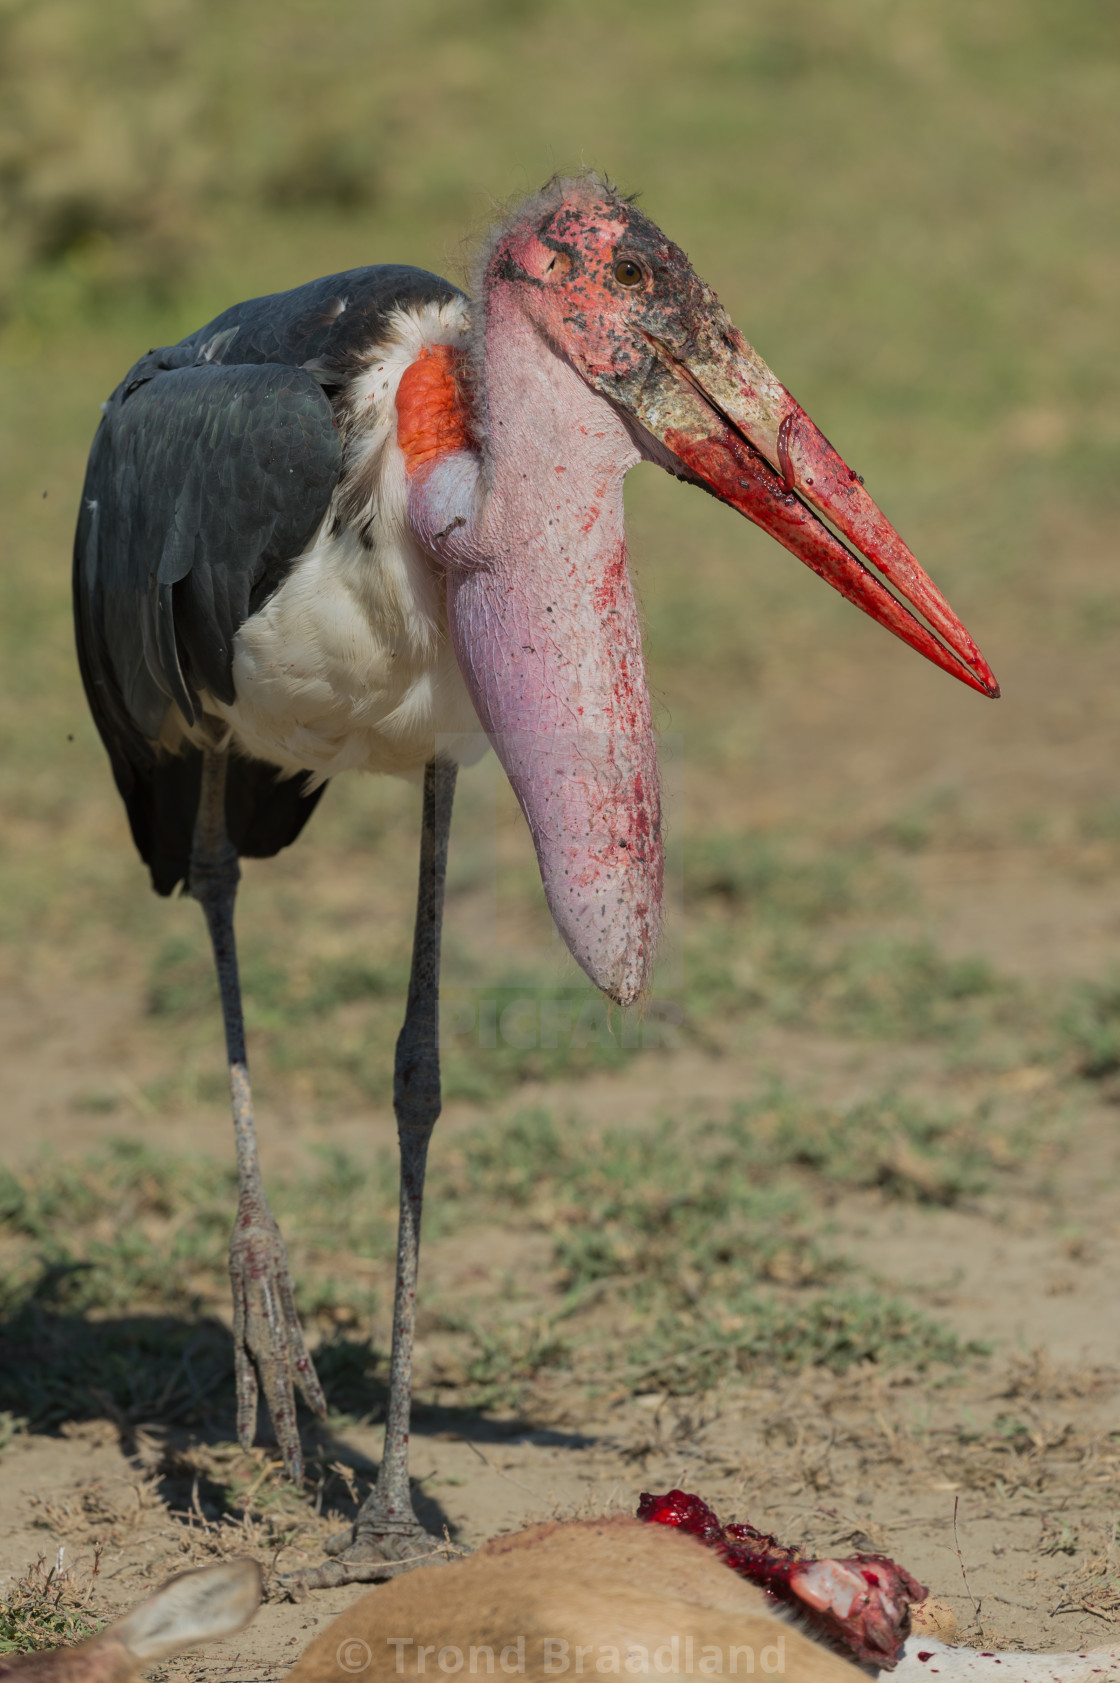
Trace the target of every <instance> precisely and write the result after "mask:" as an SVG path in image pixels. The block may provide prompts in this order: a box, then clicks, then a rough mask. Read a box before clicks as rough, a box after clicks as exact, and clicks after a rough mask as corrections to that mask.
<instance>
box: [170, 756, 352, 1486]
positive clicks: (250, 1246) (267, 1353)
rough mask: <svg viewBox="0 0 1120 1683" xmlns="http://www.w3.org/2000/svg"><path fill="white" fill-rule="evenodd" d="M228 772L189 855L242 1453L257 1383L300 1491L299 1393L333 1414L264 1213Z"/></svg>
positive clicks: (205, 809)
mask: <svg viewBox="0 0 1120 1683" xmlns="http://www.w3.org/2000/svg"><path fill="white" fill-rule="evenodd" d="M227 766H228V755H226V754H223V753H218V752H216V751H214V750H213V749H209V748H207V749H205V750H204V752H203V759H202V791H201V794H200V797H199V803H198V816H197V817H196V819H195V827H194V836H193V839H192V845H191V870H190V892H191V894H192V896H193V897H194V899H196V900H197V901H198V903H199V905H200V906H201V907H202V910H203V912H204V914H205V917H206V927H207V928H208V929H209V931H210V942H211V945H212V947H213V949H214V965H215V968H216V970H217V972H218V988H219V991H220V993H221V998H222V1018H223V1021H224V1023H225V1031H226V1055H227V1057H228V1059H229V1089H230V1099H231V1102H232V1105H233V1133H234V1140H235V1142H236V1146H237V1220H236V1222H235V1223H234V1229H233V1235H232V1237H231V1239H230V1247H229V1273H230V1280H231V1281H232V1283H233V1353H234V1362H235V1367H236V1374H237V1436H238V1439H239V1441H240V1443H241V1447H242V1449H248V1448H250V1446H251V1445H252V1442H253V1439H254V1437H255V1436H256V1430H257V1384H258V1377H259V1382H260V1385H261V1386H262V1387H263V1389H264V1395H265V1402H266V1403H267V1404H268V1411H269V1413H270V1414H271V1416H272V1424H273V1426H274V1427H275V1430H276V1441H277V1443H278V1444H279V1445H280V1451H281V1453H282V1455H283V1457H284V1465H285V1467H286V1468H287V1470H288V1474H289V1476H290V1477H291V1478H293V1479H294V1480H296V1482H297V1483H298V1482H299V1480H300V1479H301V1478H302V1477H303V1454H302V1451H301V1448H300V1441H299V1428H298V1426H297V1424H296V1402H295V1394H294V1391H293V1385H298V1386H299V1388H300V1390H301V1391H302V1392H303V1396H304V1399H305V1401H306V1403H307V1405H308V1407H309V1408H310V1409H312V1410H313V1411H314V1413H316V1414H317V1415H318V1416H319V1417H320V1419H322V1418H323V1417H324V1416H325V1415H326V1412H327V1405H326V1401H325V1399H324V1397H323V1391H322V1387H321V1386H320V1384H319V1378H318V1375H317V1374H316V1372H315V1368H314V1365H313V1363H312V1361H311V1357H310V1355H309V1354H308V1352H307V1346H306V1344H305V1343H304V1341H303V1332H302V1330H301V1328H300V1324H299V1317H298V1316H297V1314H296V1305H295V1291H294V1289H293V1286H292V1275H291V1270H290V1268H289V1266H288V1252H287V1249H286V1248H285V1245H284V1241H283V1239H282V1237H281V1235H280V1229H279V1228H278V1227H277V1225H276V1222H275V1220H274V1219H273V1215H272V1211H271V1210H270V1209H269V1207H268V1199H267V1198H266V1197H265V1192H264V1182H263V1181H262V1179H261V1170H260V1163H259V1161H258V1158H257V1133H256V1127H255V1125H254V1122H253V1095H252V1092H251V1090H250V1087H249V1063H248V1059H247V1057H246V1053H245V1023H244V1018H243V1016H242V1012H241V983H240V980H239V978H238V973H237V943H236V941H235V939H234V933H233V907H234V901H235V899H236V897H237V884H238V882H239V880H240V878H241V867H240V864H239V863H238V857H237V850H236V848H235V847H234V846H233V844H232V842H231V841H230V839H229V836H228V835H227V833H226V818H225V803H226V771H227Z"/></svg>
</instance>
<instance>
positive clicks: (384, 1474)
mask: <svg viewBox="0 0 1120 1683" xmlns="http://www.w3.org/2000/svg"><path fill="white" fill-rule="evenodd" d="M457 770H458V768H457V767H456V766H455V765H453V764H451V763H450V762H449V761H447V760H430V761H429V762H428V765H427V767H426V768H425V771H424V816H423V823H422V829H421V835H420V883H419V889H418V892H417V897H416V929H415V933H414V935H413V942H412V973H411V975H410V977H409V983H408V1005H407V1007H406V1009H405V1018H404V1027H403V1028H402V1029H401V1032H400V1035H399V1036H398V1039H397V1056H396V1066H395V1070H394V1078H393V1109H394V1111H395V1112H396V1118H397V1138H398V1141H399V1143H400V1159H401V1188H400V1224H399V1227H398V1229H397V1283H396V1293H395V1297H394V1301H393V1349H392V1355H391V1357H390V1364H389V1407H388V1413H387V1416H386V1420H385V1445H384V1449H383V1451H382V1455H381V1466H380V1468H379V1469H378V1474H377V1483H376V1485H375V1486H374V1488H373V1490H372V1491H371V1493H370V1495H369V1496H368V1498H367V1499H366V1501H365V1503H364V1504H363V1506H362V1509H361V1511H360V1513H359V1514H358V1517H357V1519H356V1520H355V1522H354V1526H353V1529H352V1530H351V1531H350V1532H343V1533H341V1534H339V1535H338V1536H336V1537H335V1538H332V1539H331V1543H328V1545H327V1547H328V1552H330V1553H335V1548H336V1547H337V1546H338V1545H341V1546H340V1547H337V1554H338V1557H337V1558H336V1559H334V1560H330V1561H327V1562H325V1563H324V1565H322V1566H316V1567H312V1568H311V1569H310V1570H308V1571H305V1572H299V1573H295V1574H293V1575H292V1578H291V1579H286V1580H285V1582H286V1583H287V1584H288V1585H289V1586H290V1587H293V1588H298V1589H299V1590H301V1591H302V1590H304V1589H328V1588H332V1587H333V1586H334V1585H336V1584H354V1583H370V1582H372V1581H374V1580H375V1579H377V1578H385V1577H389V1576H391V1575H393V1574H394V1573H396V1572H399V1571H401V1570H402V1569H405V1568H407V1567H408V1566H410V1565H419V1564H421V1563H422V1562H424V1561H429V1560H431V1559H432V1558H433V1556H437V1555H439V1554H440V1553H444V1554H445V1553H446V1545H443V1544H441V1543H439V1542H438V1540H437V1539H436V1538H435V1537H433V1536H432V1535H431V1534H430V1532H427V1531H425V1530H424V1528H423V1526H422V1525H421V1524H420V1521H419V1520H418V1519H417V1517H416V1514H415V1512H414V1510H413V1506H412V1494H411V1491H410V1489H409V1479H408V1438H409V1423H410V1417H411V1411H412V1345H413V1338H414V1335H415V1330H416V1274H417V1266H418V1263H419V1259H420V1213H421V1208H422V1205H423V1202H424V1171H425V1168H426V1166H427V1161H428V1143H429V1141H430V1140H431V1137H432V1129H433V1128H434V1127H435V1125H436V1119H437V1117H438V1116H439V1113H440V1105H441V1097H440V1080H439V949H440V934H441V930H442V925H443V889H444V879H445V876H446V872H447V838H448V832H449V831H450V828H451V804H452V800H453V798H454V795H455V777H456V773H457ZM332 1545H335V1546H332Z"/></svg>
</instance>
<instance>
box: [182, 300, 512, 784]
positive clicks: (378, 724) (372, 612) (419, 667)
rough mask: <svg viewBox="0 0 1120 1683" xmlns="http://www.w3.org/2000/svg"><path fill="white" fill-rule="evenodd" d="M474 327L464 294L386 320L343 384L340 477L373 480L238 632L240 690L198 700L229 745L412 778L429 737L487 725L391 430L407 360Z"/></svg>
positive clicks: (278, 757)
mask: <svg viewBox="0 0 1120 1683" xmlns="http://www.w3.org/2000/svg"><path fill="white" fill-rule="evenodd" d="M468 332H469V318H468V305H467V302H466V300H465V299H462V298H455V299H451V300H450V301H449V302H447V303H444V304H425V305H423V306H422V307H421V308H420V309H419V310H416V311H412V310H399V311H397V312H396V314H395V315H394V317H393V318H391V322H390V327H389V331H388V333H387V334H386V335H385V337H384V339H383V340H382V342H381V343H380V344H379V345H378V346H377V347H375V348H374V349H373V350H371V352H370V356H369V358H368V360H367V363H366V366H365V367H364V368H363V370H362V372H361V373H360V374H358V375H357V376H356V377H355V378H354V379H353V381H352V383H351V385H350V388H349V391H348V393H347V402H348V405H349V408H350V411H351V414H352V415H353V417H354V427H353V430H352V434H351V440H350V443H349V445H348V447H347V454H346V460H345V463H344V470H343V476H342V482H341V483H342V484H343V485H345V484H346V483H347V482H348V481H354V480H356V481H357V482H359V483H360V482H361V480H362V479H363V478H367V477H368V482H369V487H370V494H369V499H368V502H367V505H366V507H365V509H364V511H363V518H362V520H361V521H358V522H351V523H350V524H349V525H347V526H343V528H342V529H341V530H340V531H338V532H336V533H335V534H334V535H333V536H330V535H328V534H330V533H331V532H332V529H333V527H334V526H335V524H336V514H337V503H338V493H337V492H336V496H335V499H334V501H332V504H331V508H330V509H329V510H328V512H327V515H326V518H325V519H324V521H323V524H322V526H321V527H320V529H319V532H318V533H317V535H316V537H315V539H314V541H313V543H312V544H311V547H310V548H309V549H308V550H307V551H306V552H305V553H304V554H303V555H302V556H301V557H300V558H299V559H298V560H297V561H296V562H295V564H294V565H293V567H292V569H291V571H290V572H289V574H288V576H287V578H286V579H285V580H284V583H283V584H282V585H281V586H280V589H279V590H278V591H277V592H276V594H275V595H274V596H273V597H272V598H271V599H270V600H269V601H268V602H267V603H266V604H265V606H264V607H263V608H262V609H261V610H260V611H259V612H258V613H255V614H254V615H253V616H252V617H251V618H250V619H249V620H247V621H246V622H245V624H244V625H243V626H242V627H241V629H240V631H239V632H238V633H237V636H236V638H235V640H234V658H233V680H234V685H235V687H236V691H237V699H236V700H235V701H234V702H233V704H232V705H231V706H226V705H224V704H223V703H222V702H220V701H216V700H215V699H214V698H213V697H212V696H209V695H206V696H204V697H203V706H204V710H205V712H206V713H208V714H210V715H213V716H216V717H217V718H220V719H222V720H224V721H225V723H226V724H227V725H228V727H229V729H230V732H231V735H232V738H233V741H234V743H235V744H236V745H237V746H240V747H241V748H242V749H243V750H244V751H245V752H247V753H249V754H251V755H253V756H255V757H256V758H257V759H262V760H267V761H270V762H271V763H272V764H273V765H279V766H281V767H282V768H283V769H284V770H285V771H292V772H297V771H304V770H306V771H310V772H311V773H312V774H313V776H312V779H311V783H310V787H314V786H315V785H316V784H318V783H321V782H323V781H324V780H325V779H326V778H328V777H334V776H336V775H337V774H338V773H339V772H340V771H381V772H394V773H397V774H403V775H410V774H415V773H417V772H419V771H420V770H421V769H422V767H423V766H424V765H425V763H426V762H427V761H428V760H429V759H431V757H432V754H433V752H434V750H435V745H436V738H437V737H439V736H443V735H449V734H458V733H464V734H468V733H479V732H480V731H481V727H480V725H479V723H478V718H477V715H476V714H475V711H474V708H473V707H472V705H471V702H470V699H469V697H468V695H467V692H466V689H465V687H464V684H463V681H462V678H461V677H460V674H459V668H458V665H457V663H456V660H455V656H454V653H453V651H452V648H451V644H450V640H449V638H448V634H447V613H446V606H445V599H444V587H443V579H442V577H441V575H440V573H439V571H438V569H437V568H436V567H435V565H434V563H433V562H432V560H431V559H430V557H429V556H427V555H426V554H425V553H424V551H423V550H421V549H420V548H419V546H418V545H417V544H416V543H415V542H414V541H413V538H412V535H411V533H410V531H409V528H408V524H407V521H406V518H405V509H406V505H407V497H408V481H407V476H406V473H405V462H404V456H403V454H402V452H401V450H400V449H399V447H398V445H397V438H396V434H397V411H396V395H397V387H398V386H399V384H400V379H401V375H402V374H403V373H404V371H405V369H406V368H407V367H408V366H409V364H410V363H412V362H415V361H416V359H417V357H418V356H419V354H420V351H421V349H422V347H423V346H424V345H457V344H461V343H464V342H465V341H466V338H467V334H468ZM367 417H368V419H367ZM363 470H364V471H363ZM359 525H360V526H362V527H363V529H364V530H365V531H366V532H368V534H369V535H370V538H371V539H372V548H367V547H366V544H365V543H363V541H362V539H361V538H360V537H359V535H358V531H357V529H356V528H357V526H359ZM463 757H468V756H463ZM469 757H472V758H473V757H474V755H473V754H472V755H470V756H469Z"/></svg>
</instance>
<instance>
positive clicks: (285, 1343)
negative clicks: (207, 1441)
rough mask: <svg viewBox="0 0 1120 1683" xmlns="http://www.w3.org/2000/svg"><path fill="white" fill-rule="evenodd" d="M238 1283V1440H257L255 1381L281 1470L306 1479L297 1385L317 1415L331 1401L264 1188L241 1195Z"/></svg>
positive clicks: (232, 1262) (233, 1244) (233, 1250)
mask: <svg viewBox="0 0 1120 1683" xmlns="http://www.w3.org/2000/svg"><path fill="white" fill-rule="evenodd" d="M229 1272H230V1280H231V1282H232V1285H233V1351H234V1365H235V1371H236V1377H237V1437H238V1442H239V1443H240V1444H241V1447H242V1448H243V1449H248V1448H250V1446H251V1445H252V1442H253V1438H254V1436H255V1435H256V1426H257V1397H258V1386H259V1388H260V1389H261V1390H263V1391H264V1399H265V1403H266V1404H267V1406H268V1412H269V1414H270V1415H271V1417H272V1424H273V1428H274V1429H275V1432H276V1442H277V1444H278V1445H279V1447H280V1453H281V1455H282V1456H283V1457H284V1467H285V1469H286V1471H287V1474H288V1477H289V1478H290V1479H292V1480H293V1482H294V1483H297V1484H298V1483H299V1482H300V1480H301V1479H302V1478H303V1451H302V1448H301V1446H300V1441H299V1426H298V1424H297V1421H296V1399H295V1390H294V1387H295V1386H297V1385H298V1387H299V1389H300V1392H301V1393H302V1395H303V1398H304V1401H305V1402H306V1403H307V1406H308V1408H310V1409H311V1411H312V1413H314V1414H316V1415H318V1417H319V1418H320V1419H323V1418H324V1417H325V1416H326V1412H327V1404H326V1399H325V1397H324V1396H323V1390H322V1386H321V1385H320V1384H319V1376H318V1374H317V1373H316V1372H315V1366H314V1363H313V1362H312V1360H311V1356H310V1354H309V1353H308V1349H307V1345H306V1344H305V1343H304V1338H303V1330H302V1328H301V1327H300V1324H299V1317H298V1315H297V1314H296V1306H295V1292H294V1290H293V1287H292V1275H291V1269H290V1267H289V1265H288V1253H287V1250H286V1248H285V1245H284V1240H283V1238H282V1237H281V1234H280V1229H279V1228H278V1227H277V1225H276V1222H275V1221H274V1220H273V1216H272V1212H271V1210H270V1209H269V1207H268V1203H267V1200H266V1199H265V1197H264V1193H263V1190H262V1191H257V1190H255V1189H250V1190H245V1191H243V1192H242V1196H241V1199H240V1201H239V1203H238V1208H237V1222H236V1224H235V1226H234V1230H233V1237H232V1239H231V1240H230V1248H229Z"/></svg>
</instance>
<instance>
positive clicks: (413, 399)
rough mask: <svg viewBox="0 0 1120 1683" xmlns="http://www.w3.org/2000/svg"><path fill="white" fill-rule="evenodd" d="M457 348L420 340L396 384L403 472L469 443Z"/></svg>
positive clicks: (469, 434) (410, 472)
mask: <svg viewBox="0 0 1120 1683" xmlns="http://www.w3.org/2000/svg"><path fill="white" fill-rule="evenodd" d="M462 356H463V352H462V351H461V350H459V349H458V348H457V347H456V346H454V345H425V346H424V347H423V349H422V350H421V352H420V355H419V356H418V357H417V359H416V361H415V362H410V363H409V365H408V367H407V368H406V369H405V371H404V373H403V374H402V375H401V379H400V384H399V385H398V387H397V443H398V444H399V445H400V447H401V449H402V451H403V452H404V459H405V466H406V469H407V471H408V475H409V478H411V477H412V475H413V474H414V473H415V472H416V470H417V468H419V467H423V465H424V463H425V462H430V461H431V460H432V459H433V458H434V457H435V456H442V455H444V454H445V453H446V452H447V451H448V450H464V449H467V448H469V447H470V445H471V444H472V442H473V440H472V438H471V431H470V423H469V420H468V417H467V411H466V406H465V404H464V403H463V399H462V396H461V393H460V389H459V381H458V378H457V375H458V369H459V364H460V362H461V360H462Z"/></svg>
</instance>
